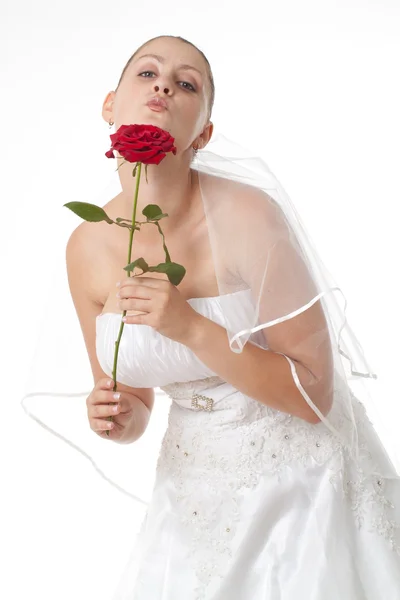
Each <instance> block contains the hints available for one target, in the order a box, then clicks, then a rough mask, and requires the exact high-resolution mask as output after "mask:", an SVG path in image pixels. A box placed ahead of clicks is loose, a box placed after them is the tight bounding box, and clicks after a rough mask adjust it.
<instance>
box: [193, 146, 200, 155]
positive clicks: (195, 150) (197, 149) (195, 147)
mask: <svg viewBox="0 0 400 600" xmlns="http://www.w3.org/2000/svg"><path fill="white" fill-rule="evenodd" d="M192 148H193V151H194V153H195V154H197V153H198V151H199V148H198V146H192Z"/></svg>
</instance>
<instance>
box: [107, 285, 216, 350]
mask: <svg viewBox="0 0 400 600" xmlns="http://www.w3.org/2000/svg"><path fill="white" fill-rule="evenodd" d="M117 297H119V298H120V301H119V307H120V308H121V309H122V310H129V311H130V310H135V311H140V312H141V313H142V314H139V315H126V321H125V323H126V324H128V325H129V324H138V325H150V327H153V329H155V330H156V331H158V332H159V333H161V334H162V335H164V336H165V337H168V338H170V339H171V340H174V341H176V342H180V343H181V344H185V345H187V346H190V344H191V341H192V340H193V338H194V337H195V336H196V335H197V332H198V331H199V328H201V326H202V322H204V319H205V317H203V316H202V315H200V314H199V313H198V312H196V311H195V310H194V309H193V308H192V307H191V306H190V304H189V303H188V302H187V301H186V300H185V298H183V296H182V294H181V293H180V291H179V290H178V288H177V287H176V286H175V285H173V284H172V283H170V282H169V281H166V280H163V279H156V278H154V277H127V278H126V279H124V280H122V281H121V282H120V286H119V291H118V294H117Z"/></svg>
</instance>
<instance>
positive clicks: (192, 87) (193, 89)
mask: <svg viewBox="0 0 400 600" xmlns="http://www.w3.org/2000/svg"><path fill="white" fill-rule="evenodd" d="M143 73H153V75H154V74H155V73H154V71H149V70H147V71H142V72H141V73H139V77H141V76H142V75H143ZM146 79H147V78H146ZM179 83H186V84H187V85H190V87H191V89H190V88H184V89H188V90H189V92H195V91H196V90H195V88H194V86H193V85H192V84H191V83H189V82H188V81H181V82H179ZM181 87H182V86H181Z"/></svg>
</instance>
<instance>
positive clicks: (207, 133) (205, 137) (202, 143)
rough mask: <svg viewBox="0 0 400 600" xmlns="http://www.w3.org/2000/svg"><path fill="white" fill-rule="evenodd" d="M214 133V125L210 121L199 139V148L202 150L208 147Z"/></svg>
mask: <svg viewBox="0 0 400 600" xmlns="http://www.w3.org/2000/svg"><path fill="white" fill-rule="evenodd" d="M213 131H214V124H213V123H212V122H211V121H209V122H208V123H207V125H206V127H205V128H204V129H203V131H202V133H201V134H200V135H199V138H198V142H197V146H198V147H199V149H200V150H201V149H202V148H205V147H206V146H207V144H208V142H209V141H210V139H211V136H212V134H213Z"/></svg>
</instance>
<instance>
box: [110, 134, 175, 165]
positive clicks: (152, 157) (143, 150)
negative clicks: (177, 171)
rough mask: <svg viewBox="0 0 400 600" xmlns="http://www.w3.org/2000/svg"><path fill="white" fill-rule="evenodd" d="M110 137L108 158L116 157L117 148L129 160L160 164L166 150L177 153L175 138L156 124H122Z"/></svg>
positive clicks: (146, 163)
mask: <svg viewBox="0 0 400 600" xmlns="http://www.w3.org/2000/svg"><path fill="white" fill-rule="evenodd" d="M110 139H111V149H110V150H108V152H106V156H107V158H115V156H114V153H113V151H114V150H117V151H118V152H119V154H120V155H121V156H123V157H124V158H125V160H127V161H128V162H131V163H136V162H141V163H143V164H145V165H158V164H159V163H160V162H161V161H162V160H163V158H165V156H166V152H172V153H173V154H176V148H175V146H174V141H175V139H174V138H173V137H172V136H171V135H170V134H169V133H168V132H167V131H164V129H160V128H159V127H155V125H121V127H120V128H119V129H118V131H116V132H115V133H113V134H112V135H110Z"/></svg>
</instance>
